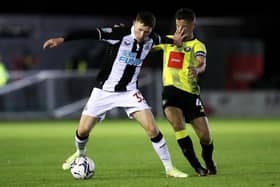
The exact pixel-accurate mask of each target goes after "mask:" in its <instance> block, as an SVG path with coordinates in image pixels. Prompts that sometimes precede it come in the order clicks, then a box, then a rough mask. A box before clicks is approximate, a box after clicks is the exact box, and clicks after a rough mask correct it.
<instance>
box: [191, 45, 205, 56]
mask: <svg viewBox="0 0 280 187" xmlns="http://www.w3.org/2000/svg"><path fill="white" fill-rule="evenodd" d="M194 54H195V56H204V57H206V54H207V50H206V47H205V45H204V44H203V43H201V42H199V43H197V44H196V45H195V46H194Z"/></svg>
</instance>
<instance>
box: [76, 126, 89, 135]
mask: <svg viewBox="0 0 280 187" xmlns="http://www.w3.org/2000/svg"><path fill="white" fill-rule="evenodd" d="M90 130H91V128H90V127H87V126H82V127H79V128H78V134H79V136H81V137H85V136H88V135H89V133H90Z"/></svg>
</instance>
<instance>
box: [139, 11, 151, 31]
mask: <svg viewBox="0 0 280 187" xmlns="http://www.w3.org/2000/svg"><path fill="white" fill-rule="evenodd" d="M135 21H139V22H141V23H143V24H144V25H145V26H149V27H152V28H154V27H155V26H156V17H155V16H154V14H153V13H151V12H149V11H140V12H138V13H137V16H136V19H135Z"/></svg>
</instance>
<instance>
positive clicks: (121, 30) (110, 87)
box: [64, 27, 171, 92]
mask: <svg viewBox="0 0 280 187" xmlns="http://www.w3.org/2000/svg"><path fill="white" fill-rule="evenodd" d="M86 38H90V39H96V40H104V41H106V42H108V43H110V45H109V47H108V48H107V49H106V52H105V54H104V55H106V56H105V61H104V63H102V64H101V67H100V68H101V69H100V72H99V74H98V76H97V85H96V87H98V88H100V89H103V90H106V91H117V92H119V91H128V90H133V89H136V88H137V80H138V75H139V73H140V69H141V66H142V63H143V61H144V59H145V58H146V56H147V55H148V53H149V51H150V49H151V48H152V46H153V45H157V44H159V43H161V42H163V41H164V42H168V43H170V42H171V41H170V39H168V38H166V37H165V36H164V37H163V36H159V35H158V34H156V33H151V34H150V36H149V37H147V38H145V40H144V42H142V43H138V42H137V41H136V40H135V37H134V32H133V27H116V28H115V27H106V28H96V29H94V30H92V31H81V32H76V33H70V34H68V35H66V36H65V37H64V41H71V40H77V39H86Z"/></svg>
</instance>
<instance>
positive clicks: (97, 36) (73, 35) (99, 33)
mask: <svg viewBox="0 0 280 187" xmlns="http://www.w3.org/2000/svg"><path fill="white" fill-rule="evenodd" d="M129 31H130V29H129V28H127V27H100V28H95V29H92V30H79V31H74V32H70V33H68V34H66V35H65V36H64V41H71V40H81V39H93V40H117V39H120V38H121V37H122V36H123V35H124V34H128V33H129Z"/></svg>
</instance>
